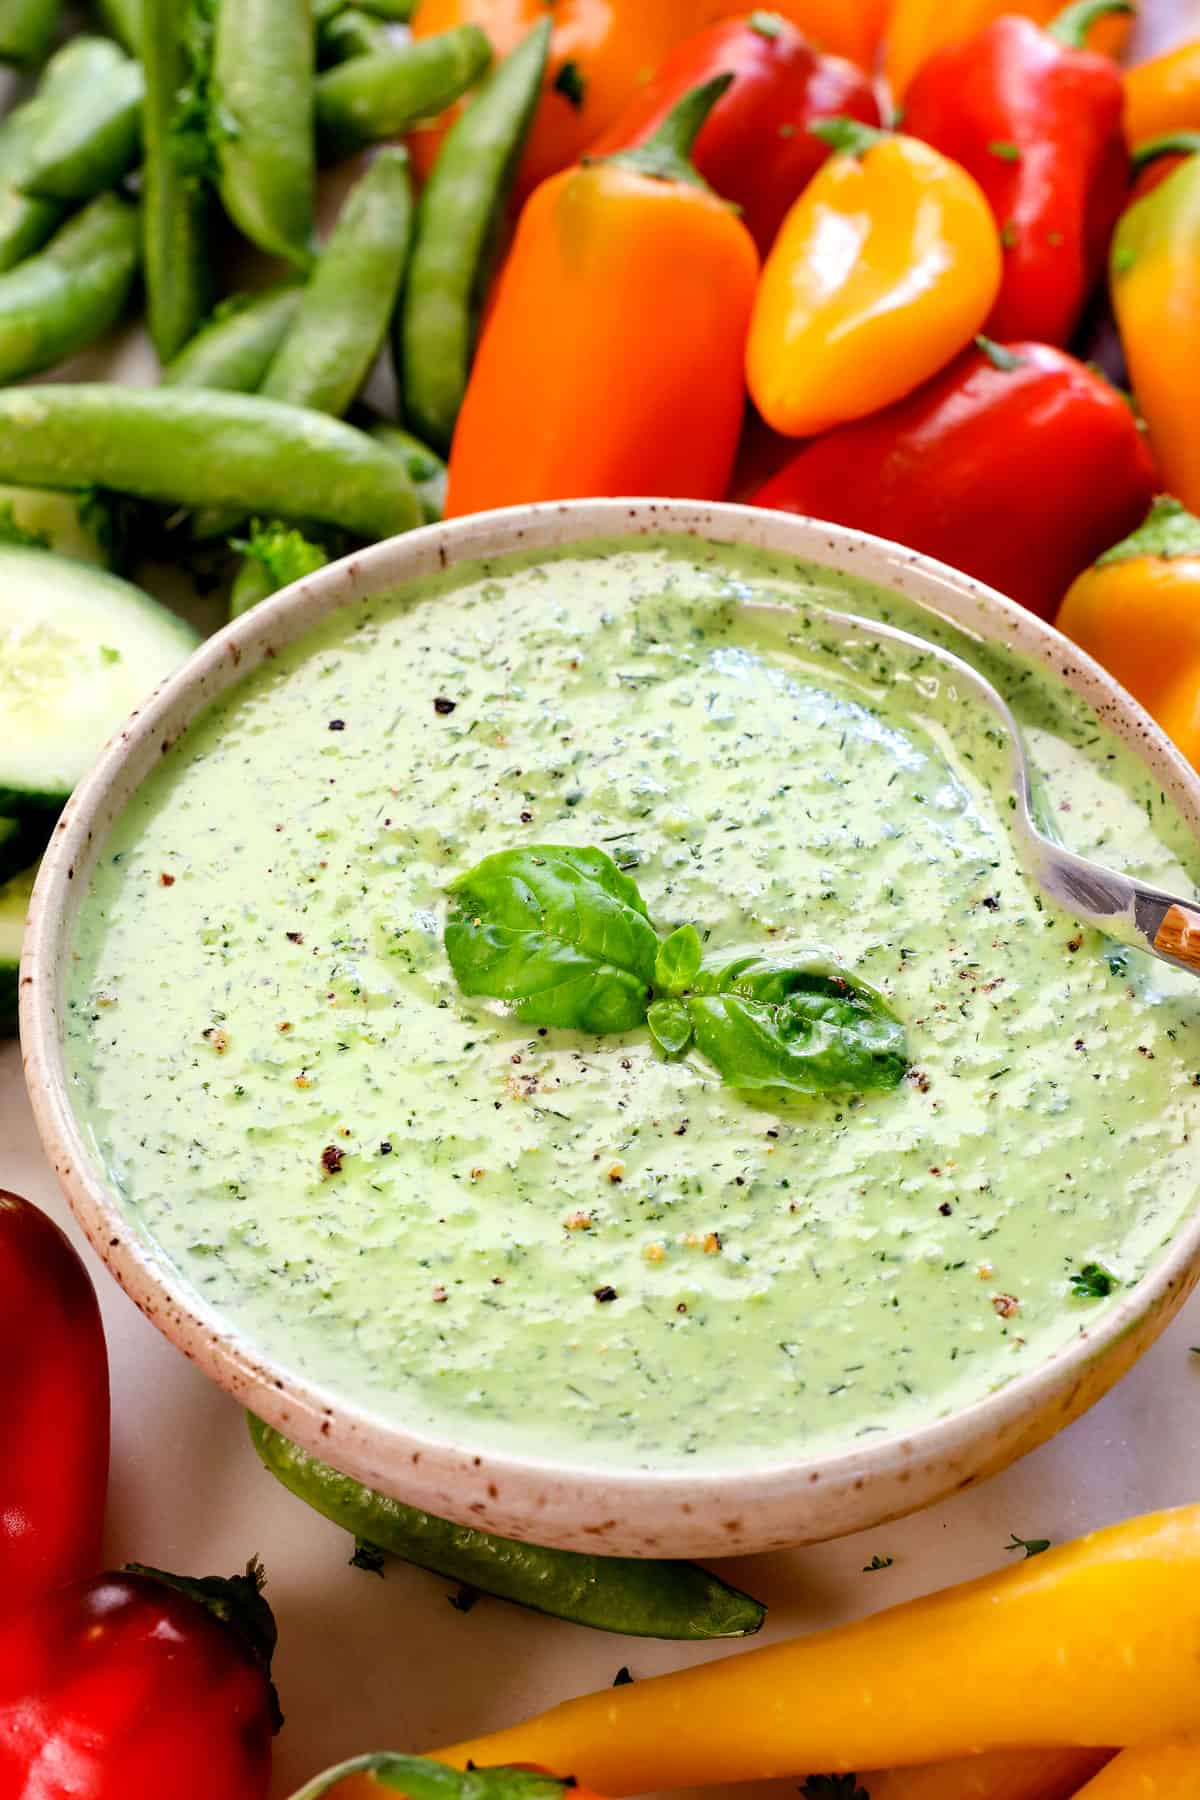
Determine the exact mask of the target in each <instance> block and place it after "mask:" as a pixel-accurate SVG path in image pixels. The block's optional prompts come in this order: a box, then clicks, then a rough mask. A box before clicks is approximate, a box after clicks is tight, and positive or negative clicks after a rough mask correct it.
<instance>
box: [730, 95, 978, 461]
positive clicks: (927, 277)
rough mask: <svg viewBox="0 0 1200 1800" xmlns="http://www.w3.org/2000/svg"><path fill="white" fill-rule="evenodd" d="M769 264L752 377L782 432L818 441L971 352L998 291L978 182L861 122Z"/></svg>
mask: <svg viewBox="0 0 1200 1800" xmlns="http://www.w3.org/2000/svg"><path fill="white" fill-rule="evenodd" d="M813 130H814V131H815V132H816V133H817V134H818V135H821V136H824V137H825V138H826V140H827V141H828V142H830V143H833V144H834V146H835V148H836V149H837V151H838V154H837V155H835V156H831V157H830V159H829V161H828V162H827V163H825V164H824V165H823V166H822V167H821V168H820V169H819V170H818V171H817V173H816V174H815V175H814V176H813V178H812V180H811V181H810V182H809V184H808V186H807V188H805V190H804V192H803V193H802V194H801V196H800V198H799V199H798V200H797V201H796V204H795V205H794V206H793V207H792V209H791V211H790V212H789V213H788V216H787V218H786V219H785V220H784V222H783V225H782V227H781V229H780V232H779V236H778V237H777V238H776V240H775V245H774V248H773V249H772V251H771V254H770V256H769V257H768V258H767V263H766V267H765V268H764V270H763V276H762V281H761V282H760V283H759V289H758V294H757V297H756V299H755V303H754V317H753V320H752V322H751V326H750V337H749V341H748V343H747V347H746V380H747V384H748V386H749V388H750V393H751V395H752V396H753V399H754V403H755V405H756V406H757V407H758V410H759V412H760V413H761V414H762V416H763V418H764V419H765V420H766V422H767V424H768V425H770V426H771V427H772V429H773V430H775V431H779V432H782V433H784V435H785V436H788V437H809V436H812V435H813V434H814V433H816V432H820V431H826V430H828V429H829V428H830V427H831V426H833V425H840V424H842V423H843V422H844V421H846V420H848V419H858V418H862V417H863V416H864V415H866V414H867V413H873V412H878V411H879V409H880V408H881V407H884V406H890V405H891V404H892V402H893V401H895V400H899V399H900V398H901V397H902V396H903V395H904V394H907V393H909V392H911V390H912V389H913V388H915V387H918V386H919V385H920V383H921V382H923V381H926V380H928V379H929V377H930V376H931V375H934V374H936V373H937V371H938V370H939V369H940V368H943V367H944V366H945V364H946V363H948V362H949V361H950V359H951V358H952V357H954V356H956V355H957V354H958V352H959V351H960V350H961V349H962V348H963V346H964V345H965V344H968V343H970V341H971V339H972V338H973V337H974V335H975V333H976V332H977V331H979V330H980V329H981V327H982V325H983V322H984V320H985V319H986V318H987V316H988V314H989V312H990V311H991V309H992V306H993V304H994V302H995V299H996V295H997V293H998V292H999V288H1000V277H1001V252H1000V238H999V234H998V233H997V230H996V224H995V220H994V219H993V218H992V215H991V211H990V210H989V207H988V203H987V201H986V200H985V198H984V196H983V194H982V193H981V191H980V189H979V185H978V183H977V182H976V181H974V179H973V178H972V177H971V176H970V175H968V174H967V173H966V171H965V170H963V169H960V168H959V167H958V166H957V164H955V163H952V162H951V161H949V159H948V158H947V157H944V156H943V155H942V154H941V152H940V151H937V150H934V149H932V148H931V147H930V146H929V145H928V144H923V143H920V142H919V141H918V140H917V139H916V138H912V137H908V136H905V135H900V134H894V133H891V132H882V131H875V130H873V129H872V128H871V127H870V126H866V125H858V124H856V123H855V122H854V121H853V120H845V121H843V120H833V121H830V122H829V123H827V124H818V125H816V126H814V127H813Z"/></svg>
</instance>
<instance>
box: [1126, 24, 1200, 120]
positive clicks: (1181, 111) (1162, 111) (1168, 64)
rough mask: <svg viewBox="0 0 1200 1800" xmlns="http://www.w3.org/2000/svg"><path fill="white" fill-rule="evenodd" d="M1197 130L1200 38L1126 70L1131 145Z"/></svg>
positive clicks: (1127, 111) (1199, 114) (1199, 112)
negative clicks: (1180, 132) (1165, 133)
mask: <svg viewBox="0 0 1200 1800" xmlns="http://www.w3.org/2000/svg"><path fill="white" fill-rule="evenodd" d="M1193 129H1196V130H1200V38H1193V39H1192V40H1191V42H1190V43H1187V44H1178V45H1176V47H1175V49H1174V50H1164V52H1163V54H1162V55H1161V56H1152V57H1151V58H1150V60H1149V62H1144V63H1138V64H1137V65H1136V66H1135V67H1134V68H1132V69H1126V71H1125V136H1126V138H1127V140H1128V141H1129V143H1130V144H1132V145H1134V146H1136V145H1138V144H1143V143H1145V141H1146V139H1147V138H1152V137H1161V136H1162V134H1163V133H1164V132H1166V131H1190V130H1193Z"/></svg>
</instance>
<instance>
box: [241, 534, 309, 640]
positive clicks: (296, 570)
mask: <svg viewBox="0 0 1200 1800" xmlns="http://www.w3.org/2000/svg"><path fill="white" fill-rule="evenodd" d="M233 547H234V549H235V550H244V551H246V552H247V554H246V556H245V557H244V558H243V561H242V565H241V567H240V569H239V570H238V572H237V575H236V576H235V577H234V582H233V587H232V589H231V591H230V595H229V616H230V618H231V619H237V618H240V617H241V615H242V613H244V612H249V611H250V608H251V607H252V606H257V605H258V603H259V601H260V600H265V599H266V598H267V596H268V594H274V593H278V591H279V589H280V588H285V587H290V585H291V583H292V582H293V581H299V580H301V578H302V577H303V576H305V575H311V574H312V573H313V571H314V570H315V569H321V568H324V566H325V564H326V563H327V562H328V561H329V556H328V554H327V552H326V550H325V547H324V545H323V544H314V543H312V542H311V541H310V540H309V539H308V538H306V537H304V536H303V535H302V534H301V533H300V532H298V531H295V530H291V531H289V530H288V528H287V526H285V525H279V524H272V525H261V524H257V523H256V524H255V526H254V528H253V530H252V531H251V533H250V537H249V540H248V541H246V542H238V543H235V544H234V546H233Z"/></svg>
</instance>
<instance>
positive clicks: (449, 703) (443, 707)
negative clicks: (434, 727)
mask: <svg viewBox="0 0 1200 1800" xmlns="http://www.w3.org/2000/svg"><path fill="white" fill-rule="evenodd" d="M457 705H458V701H457V700H451V699H450V698H449V696H448V695H446V694H439V695H438V697H437V699H436V700H435V701H434V703H433V710H434V712H435V713H438V714H439V715H440V716H441V717H442V718H443V719H448V718H449V717H450V714H451V713H452V712H453V711H454V709H455V707H456V706H457Z"/></svg>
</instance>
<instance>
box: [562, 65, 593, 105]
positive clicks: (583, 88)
mask: <svg viewBox="0 0 1200 1800" xmlns="http://www.w3.org/2000/svg"><path fill="white" fill-rule="evenodd" d="M554 91H555V93H556V94H561V95H562V97H563V99H564V100H568V101H570V103H571V105H572V106H573V107H575V109H576V110H577V111H578V109H579V108H580V107H581V106H582V105H583V102H584V100H585V98H586V96H587V82H586V81H585V80H584V78H583V75H582V73H581V71H580V68H579V64H578V63H577V62H565V63H564V64H563V66H562V68H561V69H560V70H559V71H558V74H557V75H556V76H555V77H554Z"/></svg>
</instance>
